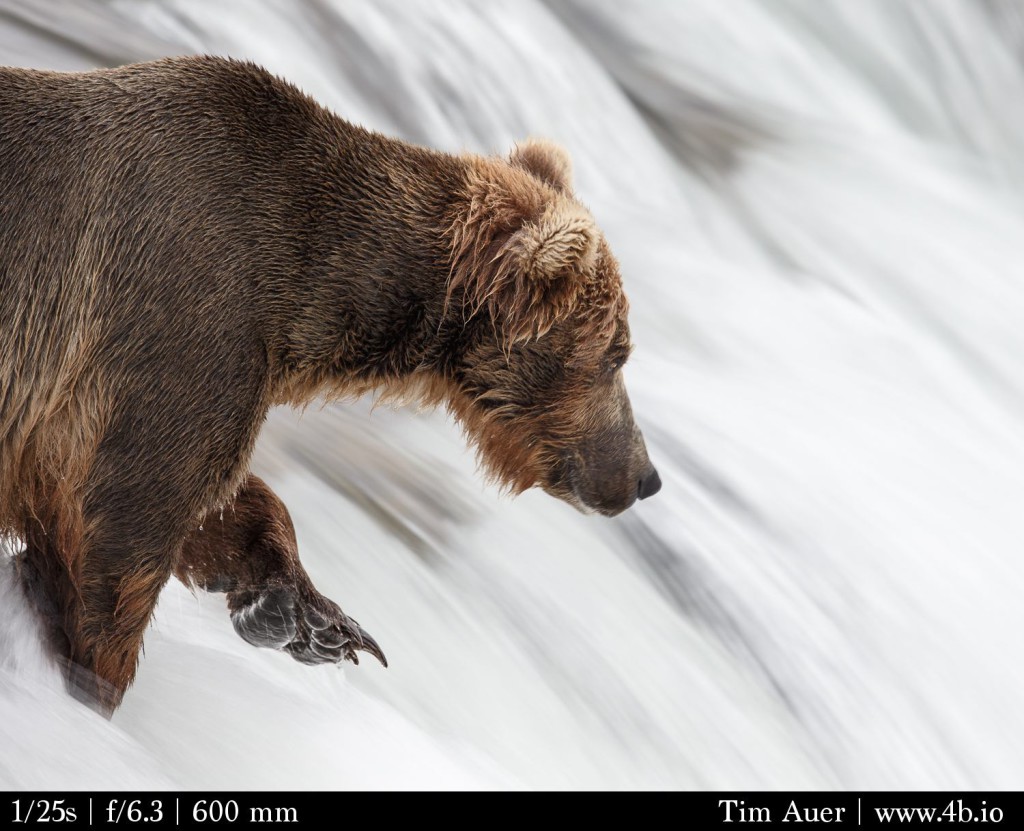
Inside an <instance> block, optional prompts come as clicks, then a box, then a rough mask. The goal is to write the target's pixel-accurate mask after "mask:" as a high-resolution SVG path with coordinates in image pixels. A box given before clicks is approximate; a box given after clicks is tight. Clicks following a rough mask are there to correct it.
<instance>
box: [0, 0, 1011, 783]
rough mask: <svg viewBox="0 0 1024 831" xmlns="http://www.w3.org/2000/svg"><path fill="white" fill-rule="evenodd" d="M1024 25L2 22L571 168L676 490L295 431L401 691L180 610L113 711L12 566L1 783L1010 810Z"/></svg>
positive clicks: (300, 427) (338, 592) (222, 619)
mask: <svg viewBox="0 0 1024 831" xmlns="http://www.w3.org/2000/svg"><path fill="white" fill-rule="evenodd" d="M1018 9H1019V6H1018V5H1017V4H1014V3H1012V2H1010V1H1009V0H1005V2H1004V0H988V2H984V3H981V2H971V1H970V0H943V1H942V2H938V0H937V2H933V3H913V2H910V0H905V1H904V2H891V0H856V2H854V0H772V2H753V1H752V0H731V2H729V3H721V2H718V0H685V2H684V0H680V1H679V2H669V0H661V2H659V0H649V2H643V3H640V2H637V3H628V4H624V3H621V2H611V0H604V1H603V2H593V0H551V2H549V3H542V2H527V1H526V0H517V2H516V3H501V2H484V3H478V2H468V1H467V2H439V3H431V4H420V3H417V4H410V3H405V2H398V1H397V0H393V2H368V0H367V2H341V1H340V0H324V2H318V3H312V2H310V3H302V4H299V3H285V2H279V3H272V2H265V3H254V2H250V0H246V2H241V0H232V2H224V0H221V2H218V3H209V2H205V0H173V1H172V2H155V0H151V1H150V2H137V0H119V1H118V2H114V3H99V2H76V3H71V2H59V3H53V4H49V5H48V6H46V7H45V8H41V7H37V6H36V4H34V3H29V2H25V3H16V2H11V1H10V0H0V60H2V61H4V62H7V63H16V64H20V65H31V66H50V67H56V68H64V69H72V68H85V67H89V66H95V65H102V64H114V63H120V62H126V61H130V60H139V59H145V58H151V57H156V56H158V55H161V54H177V53H185V52H213V53H220V54H231V55H235V56H240V57H247V58H251V59H253V60H256V61H258V62H260V63H263V64H265V65H266V66H268V67H269V68H271V69H273V70H274V71H276V72H278V73H280V74H282V75H283V76H285V77H287V78H289V79H290V80H293V81H294V82H296V83H298V84H299V85H301V86H302V87H304V88H305V89H306V90H308V91H309V92H311V93H312V94H314V95H316V96H317V97H318V98H319V99H320V100H322V101H323V102H325V103H326V104H328V105H329V106H331V107H333V108H334V109H336V110H337V111H338V112H339V113H341V114H342V115H344V116H346V117H348V118H350V119H352V120H354V121H358V122H361V123H363V124H366V125H368V126H371V127H373V128H376V129H379V130H381V131H384V132H387V133H390V134H394V135H398V136H401V137H403V138H407V139H410V140H413V141H417V142H421V143H424V144H429V145H432V146H436V147H441V148H445V149H450V150H459V149H464V148H465V149H471V150H474V151H486V152H504V151H505V150H507V148H508V147H510V146H511V144H512V143H513V142H514V141H515V140H516V139H520V138H522V137H524V136H526V135H529V134H539V135H546V136H550V137H552V138H554V139H557V140H558V141H560V142H562V143H563V144H565V145H566V146H567V147H568V148H569V149H570V150H571V152H572V154H573V156H574V159H575V162H576V179H577V186H578V191H579V192H580V194H581V195H582V197H583V199H584V200H585V201H586V202H587V203H588V204H589V205H590V207H591V208H592V210H593V212H594V214H595V215H596V216H597V217H598V219H599V221H600V223H601V224H602V226H603V227H604V228H605V230H606V232H607V235H608V237H609V240H610V241H611V243H612V246H613V247H614V249H615V250H616V252H617V254H618V256H619V259H620V260H621V262H622V265H623V272H624V275H625V280H626V284H627V289H628V291H629V294H630V298H631V301H632V308H633V314H632V323H633V331H634V337H635V341H636V343H637V350H636V353H635V356H634V359H633V360H632V361H631V363H630V365H629V367H628V368H627V382H628V384H629V386H630V389H631V393H632V398H633V404H634V410H635V411H636V413H637V416H638V420H639V421H640V423H641V426H642V427H643V428H644V430H645V432H646V435H647V437H648V444H649V446H650V449H651V455H652V457H653V458H654V460H655V462H656V464H657V465H658V467H659V470H660V472H661V474H662V478H663V479H664V481H665V487H664V490H663V491H662V493H661V494H659V496H658V497H657V498H655V499H652V500H650V501H648V502H644V503H643V504H642V505H639V506H637V507H636V508H634V509H633V510H632V511H631V512H629V513H628V514H626V515H624V516H623V517H621V518H618V519H615V520H605V519H600V518H593V517H582V516H579V515H577V514H575V513H574V512H573V511H572V510H571V509H570V508H568V507H566V506H564V505H561V504H559V503H556V502H554V501H553V500H551V499H550V498H548V497H546V496H544V495H542V494H535V493H530V494H527V495H525V496H523V497H521V498H519V499H517V500H515V501H511V500H508V499H505V498H502V497H500V496H499V495H498V494H497V493H495V492H494V491H493V490H492V489H489V488H487V487H485V486H483V485H482V484H480V481H479V477H478V476H477V475H476V474H475V471H474V462H473V459H472V457H471V455H470V454H469V453H468V452H467V451H466V450H465V446H464V443H463V441H462V439H461V437H460V436H459V434H458V431H457V429H456V428H455V427H454V426H453V425H451V424H450V423H449V422H448V421H447V420H446V419H445V418H443V417H442V416H440V415H438V414H417V413H414V412H410V411H401V412H397V413H393V412H390V411H382V410H375V411H373V412H371V411H370V407H369V406H368V404H357V405H349V406H339V407H330V408H326V409H323V410H319V411H318V410H316V409H315V408H314V409H310V410H309V411H307V412H306V413H305V414H304V415H302V416H301V418H300V417H299V416H298V415H297V414H294V413H291V412H286V411H280V412H275V413H274V414H273V415H272V418H271V420H270V423H269V424H268V427H267V429H266V431H265V432H264V435H263V437H262V439H261V443H260V446H259V448H258V451H257V460H256V467H257V469H258V470H259V471H260V472H261V473H263V474H264V475H265V476H266V478H267V479H268V480H269V481H270V482H271V483H272V484H273V486H274V487H275V488H276V489H277V491H278V493H279V494H280V495H281V496H282V497H283V498H284V500H285V502H286V503H287V504H288V505H289V506H290V508H291V511H292V514H293V516H294V519H295V523H296V526H297V528H298V535H299V544H300V547H301V550H302V552H303V558H304V561H305V563H306V564H307V567H308V569H309V570H310V572H311V573H312V574H313V576H314V578H315V579H316V581H317V583H318V585H319V587H320V588H321V590H323V591H324V592H325V593H327V594H329V595H330V596H331V597H333V598H335V599H336V600H338V601H339V602H340V603H341V604H342V606H343V607H344V608H345V609H346V610H347V611H349V612H350V613H351V614H353V615H354V616H356V617H357V618H358V619H359V620H360V621H361V622H362V623H363V624H364V625H365V626H366V628H367V629H368V630H369V631H370V632H372V633H373V634H374V636H375V637H376V638H377V639H378V640H379V641H380V642H381V644H382V645H383V647H384V648H385V650H386V651H387V654H388V657H389V660H390V661H391V668H390V669H388V670H386V671H385V670H383V669H381V668H380V667H378V666H376V665H375V664H373V663H372V662H369V663H368V662H364V664H363V665H361V666H360V667H358V668H356V667H352V666H348V665H346V666H345V667H343V668H341V669H336V668H316V669H310V668H307V667H303V666H300V665H298V664H296V663H294V662H292V661H290V660H289V659H288V658H286V657H284V656H282V655H278V654H276V653H269V652H264V651H258V650H254V649H252V648H250V647H248V646H247V645H246V644H244V643H243V642H242V641H241V640H239V639H238V638H236V637H235V635H234V633H233V632H232V630H231V627H230V624H229V622H228V619H227V615H226V613H225V610H224V608H223V599H222V598H221V597H219V596H203V597H195V596H193V595H192V594H190V593H189V592H188V591H186V590H185V589H183V588H182V587H181V586H179V585H177V584H174V585H171V586H169V587H168V589H167V590H166V592H165V594H164V596H163V599H162V600H161V604H160V607H159V610H158V613H157V616H156V620H155V622H154V625H153V627H152V628H151V630H150V632H149V634H148V636H147V640H146V645H147V646H146V654H145V658H144V659H143V662H142V665H141V668H140V672H139V676H138V681H137V683H136V685H135V687H134V688H133V690H132V691H131V692H130V693H129V696H128V698H127V700H126V703H125V705H124V707H123V708H122V709H121V710H120V711H119V712H118V713H117V714H116V715H115V717H114V718H113V720H112V721H110V722H106V721H104V720H102V719H101V718H99V717H98V716H96V715H95V714H93V713H91V712H90V711H88V710H86V709H85V708H83V707H82V706H80V705H78V704H76V703H75V702H73V701H72V700H70V699H69V698H68V697H67V696H66V695H65V694H64V692H63V689H62V688H61V685H60V683H59V679H58V676H57V673H56V671H55V670H54V669H53V668H52V667H50V666H49V665H48V664H47V662H46V660H45V659H44V657H43V656H42V652H41V648H40V646H39V634H38V631H37V627H36V625H35V623H34V621H33V620H32V618H31V616H30V615H29V613H28V611H27V610H26V608H25V604H24V603H23V602H22V600H21V596H20V594H19V592H18V590H17V587H16V586H15V585H14V584H13V580H12V575H11V569H10V567H9V565H6V564H3V563H0V609H2V615H0V787H11V788H21V787H53V788H56V787H125V788H130V787H175V786H176V787H188V788H225V787H250V788H262V787H274V788H358V787H370V788H389V787H423V788H427V787H546V788H551V787H554V788H561V787H626V788H629V787H677V788H678V787H704V788H718V787H736V788H758V787H760V788H772V787H782V786H785V787H857V788H888V787H901V788H923V787H972V786H986V787H1020V786H1021V782H1022V781H1024V715H1022V714H1021V709H1020V707H1019V701H1020V699H1021V697H1022V695H1024V663H1022V659H1024V654H1022V651H1024V650H1022V646H1021V639H1020V637H1019V633H1020V631H1021V629H1022V625H1024V609H1022V605H1021V603H1020V600H1019V598H1020V597H1021V596H1022V590H1024V586H1022V582H1024V581H1022V577H1024V565H1022V563H1021V562H1020V560H1021V557H1020V542H1019V541H1020V540H1021V539H1024V510H1022V506H1021V502H1022V497H1024V429H1022V428H1024V368H1022V366H1021V360H1020V356H1021V355H1022V354H1024V325H1022V324H1024V283H1022V281H1021V279H1020V269H1021V265H1020V264H1021V263H1022V262H1024V203H1022V200H1021V198H1020V195H1019V194H1020V187H1019V185H1020V182H1021V179H1022V173H1024V170H1022V163H1021V159H1024V155H1022V153H1021V150H1022V149H1024V110H1022V109H1021V108H1020V107H1019V106H1018V104H1019V102H1020V101H1022V100H1024V64H1022V61H1024V13H1022V12H1021V11H1019V10H1018ZM0 152H2V148H0ZM0 324H2V322H0Z"/></svg>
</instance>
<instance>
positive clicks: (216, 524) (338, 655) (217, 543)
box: [174, 475, 387, 666]
mask: <svg viewBox="0 0 1024 831" xmlns="http://www.w3.org/2000/svg"><path fill="white" fill-rule="evenodd" d="M174 573H175V576H177V577H178V579H179V580H181V581H182V582H183V583H185V585H188V586H198V587H199V588H202V589H205V590H206V591H211V592H226V593H227V598H228V609H229V610H230V612H231V621H232V623H233V624H234V627H235V631H236V632H238V634H239V635H240V636H241V637H242V638H243V639H244V640H245V641H247V642H248V643H251V644H253V645H254V646H261V647H268V648H271V649H281V650H284V651H286V652H288V653H289V654H290V655H291V656H292V657H293V658H294V659H295V660H297V661H301V662H302V663H304V664H322V663H336V662H338V661H341V660H343V659H348V660H350V661H352V662H354V663H359V659H358V657H357V655H356V651H357V650H362V651H363V652H368V653H369V654H371V655H373V656H374V657H375V658H376V659H377V660H378V661H380V662H381V663H382V664H383V665H384V666H387V660H386V659H385V658H384V653H383V652H382V651H381V649H380V647H379V646H378V645H377V642H376V641H375V640H374V639H373V638H372V637H370V635H368V634H367V633H366V631H365V630H363V628H362V627H361V626H360V625H359V624H358V623H357V622H356V621H354V620H353V619H352V618H350V617H348V615H346V614H345V613H344V612H342V611H341V609H340V608H338V606H337V604H335V603H334V602H333V601H331V600H329V599H328V598H326V597H324V596H323V595H322V594H320V592H318V591H317V590H316V588H315V587H314V586H313V581H312V580H311V579H310V577H309V575H308V574H307V573H306V570H305V569H304V568H303V567H302V563H301V562H299V552H298V546H297V544H296V541H295V529H294V527H293V526H292V520H291V517H290V516H289V514H288V509H287V508H286V507H285V506H284V503H283V502H281V500H280V499H278V497H277V495H276V494H275V493H274V492H273V491H272V490H271V489H270V488H269V487H268V486H267V484H266V483H265V482H264V481H263V480H262V479H260V478H258V477H256V476H252V475H249V476H248V477H247V478H246V480H245V481H244V482H243V484H242V487H241V488H240V489H239V491H238V493H237V495H236V496H235V498H234V500H233V501H232V502H231V503H230V504H228V505H226V506H225V507H224V509H223V511H218V512H216V513H213V514H211V515H209V516H208V517H207V518H206V520H205V521H204V523H203V525H202V526H201V528H197V529H195V530H193V531H192V532H191V534H190V535H189V536H188V537H187V539H186V540H185V544H184V546H183V547H182V549H181V552H180V553H179V555H178V557H177V560H176V563H175V568H174Z"/></svg>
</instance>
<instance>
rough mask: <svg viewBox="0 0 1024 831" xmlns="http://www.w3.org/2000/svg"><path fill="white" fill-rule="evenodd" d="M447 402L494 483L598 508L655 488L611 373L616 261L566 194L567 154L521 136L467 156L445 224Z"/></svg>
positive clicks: (607, 510) (615, 363)
mask: <svg viewBox="0 0 1024 831" xmlns="http://www.w3.org/2000/svg"><path fill="white" fill-rule="evenodd" d="M450 237H451V245H452V249H451V250H452V268H451V276H450V278H449V281H448V292H447V309H448V315H457V316H461V319H462V322H463V323H464V325H463V326H462V331H463V332H464V333H465V334H464V335H463V336H462V338H461V340H460V348H459V349H458V350H457V355H453V359H452V365H451V366H450V367H449V369H448V371H449V373H450V383H451V385H452V389H453V392H452V393H450V394H449V395H448V396H447V397H448V400H449V406H450V408H451V410H452V411H453V412H454V414H455V416H456V417H457V418H458V419H459V421H460V422H461V423H462V424H463V426H464V428H465V429H466V431H467V433H468V434H469V436H470V438H471V440H472V441H473V442H474V443H475V444H476V446H477V448H478V450H479V453H480V458H481V460H482V462H483V463H484V466H485V467H486V469H487V470H488V472H489V473H490V474H491V475H492V476H493V478H494V479H496V480H498V481H499V482H501V483H502V484H504V485H505V486H507V487H508V488H509V489H510V490H512V491H513V492H517V493H518V492H520V491H523V490H525V489H527V488H529V487H533V486H535V485H536V486H540V487H541V488H543V489H544V490H545V491H547V492H548V493H550V494H552V495H553V496H556V497H558V498H560V499H563V500H565V501H566V502H568V503H570V504H572V505H574V506H575V507H577V508H579V509H580V510H583V511H597V512H599V513H602V514H606V515H608V516H613V515H615V514H618V513H620V512H621V511H624V510H625V509H626V508H628V507H629V506H630V505H632V504H633V502H634V501H635V500H636V499H637V498H640V499H643V498H645V497H647V496H651V495H653V494H654V493H656V492H657V491H658V489H659V488H660V487H661V482H660V480H659V478H658V474H657V472H656V471H655V469H654V467H653V465H652V464H651V461H650V459H649V458H648V456H647V449H646V447H645V445H644V440H643V436H642V435H641V433H640V430H639V429H638V428H637V426H636V424H635V422H634V420H633V412H632V409H631V407H630V402H629V397H628V395H627V394H626V387H625V385H624V383H623V379H622V366H623V364H624V363H625V362H626V359H627V358H628V357H629V353H630V350H631V348H632V347H631V343H630V334H629V324H628V322H627V311H628V303H627V301H626V296H625V295H624V294H623V291H622V281H621V278H620V276H619V268H618V263H617V262H616V260H615V257H614V256H613V255H612V252H611V250H610V249H609V247H608V244H607V242H606V241H605V239H604V237H603V235H602V234H601V232H600V231H599V230H598V228H597V226H596V224H595V222H594V219H593V217H592V216H591V215H590V213H589V211H587V209H586V208H584V207H583V206H582V205H581V204H580V203H579V202H578V201H577V200H576V198H575V197H574V195H573V192H572V185H571V173H570V163H569V159H568V157H567V156H566V154H565V152H564V151H563V150H561V149H560V148H559V147H557V146H555V145H552V144H549V143H547V142H537V141H532V142H527V143H525V144H523V145H520V146H518V147H517V148H516V149H515V150H513V151H512V154H511V157H510V158H509V160H508V161H505V160H503V159H482V158H473V159H471V160H470V165H469V174H468V180H467V189H466V197H465V200H464V202H463V203H461V204H460V206H459V208H458V210H457V212H456V215H455V216H454V219H453V221H452V224H451V228H450Z"/></svg>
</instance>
